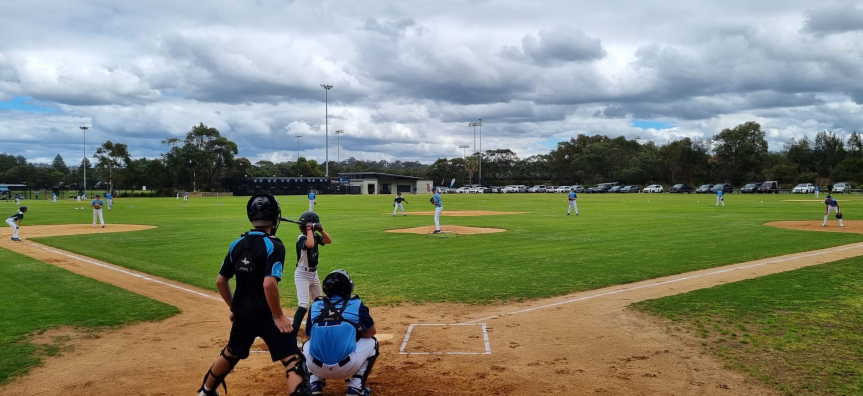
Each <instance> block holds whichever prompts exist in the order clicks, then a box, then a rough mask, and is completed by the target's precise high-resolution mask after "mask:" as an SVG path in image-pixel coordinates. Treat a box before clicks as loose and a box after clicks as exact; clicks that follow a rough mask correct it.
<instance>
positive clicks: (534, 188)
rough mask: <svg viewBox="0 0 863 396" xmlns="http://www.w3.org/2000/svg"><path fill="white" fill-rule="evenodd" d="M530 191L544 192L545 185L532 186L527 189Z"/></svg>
mask: <svg viewBox="0 0 863 396" xmlns="http://www.w3.org/2000/svg"><path fill="white" fill-rule="evenodd" d="M527 192H530V193H536V192H545V185H538V186H533V187H531V188H529V189H528V190H527Z"/></svg>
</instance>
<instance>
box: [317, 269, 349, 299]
mask: <svg viewBox="0 0 863 396" xmlns="http://www.w3.org/2000/svg"><path fill="white" fill-rule="evenodd" d="M323 289H324V294H326V295H327V297H332V296H343V297H350V295H351V294H352V293H353V292H354V281H352V280H351V276H350V275H348V272H347V271H345V270H335V271H333V272H330V273H329V275H327V277H326V278H324V284H323Z"/></svg>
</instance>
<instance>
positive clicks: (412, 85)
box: [0, 0, 863, 163]
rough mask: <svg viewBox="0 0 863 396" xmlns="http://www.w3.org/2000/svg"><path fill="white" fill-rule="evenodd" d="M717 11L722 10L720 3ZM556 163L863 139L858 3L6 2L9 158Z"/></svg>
mask: <svg viewBox="0 0 863 396" xmlns="http://www.w3.org/2000/svg"><path fill="white" fill-rule="evenodd" d="M706 3H710V4H709V5H705V4H706ZM322 83H325V84H331V85H333V86H334V88H333V89H332V90H330V91H329V112H330V118H329V129H330V158H331V159H333V160H334V159H335V157H336V139H335V136H334V135H333V132H334V131H335V130H338V129H341V130H344V131H345V133H344V135H342V138H341V145H342V149H341V158H346V157H348V156H354V157H357V158H363V159H375V160H379V159H387V160H396V159H401V160H420V161H424V162H430V161H433V160H434V159H435V158H437V157H452V156H458V155H461V152H462V150H461V149H459V148H458V146H459V145H461V144H469V145H471V147H475V146H474V141H473V139H474V137H473V136H474V134H473V129H472V128H469V127H468V123H470V122H474V121H477V120H478V119H480V118H481V119H482V122H483V124H484V126H483V128H482V133H483V139H482V148H483V149H493V148H510V149H512V150H514V151H516V152H517V153H518V154H519V155H520V156H522V157H524V156H528V155H532V154H537V153H545V152H548V150H549V149H550V148H552V147H554V145H555V143H556V142H558V141H560V140H566V139H568V138H569V137H572V136H575V135H577V134H579V133H588V134H608V135H612V136H618V135H623V136H627V137H635V136H640V137H641V138H642V139H651V140H655V141H657V142H666V141H668V140H673V139H677V138H680V137H683V136H691V137H698V138H706V137H710V136H712V135H714V134H716V133H717V132H718V131H719V130H721V129H722V128H726V127H733V126H734V125H737V124H739V123H742V122H745V121H750V120H755V121H758V122H760V123H761V124H762V126H763V127H764V128H765V130H766V131H767V132H768V138H769V140H770V145H771V149H774V150H778V149H781V147H782V143H783V142H784V141H785V140H787V139H788V138H790V137H802V136H803V135H809V136H813V135H814V134H815V133H816V132H817V131H819V130H822V129H830V130H834V131H836V132H838V133H839V134H840V135H841V134H843V133H846V134H847V133H850V132H851V131H852V130H855V129H856V130H858V131H860V130H863V107H861V105H863V4H861V3H860V2H858V1H833V2H831V1H827V2H813V1H801V0H781V1H780V0H762V1H752V0H745V1H743V0H725V1H712V2H693V1H682V0H661V1H660V0H618V1H611V2H609V1H605V2H600V1H589V2H588V1H572V0H555V1H542V0H539V1H526V0H524V1H514V0H497V1H495V0H487V1H485V0H475V1H453V0H436V1H379V0H367V1H361V2H356V1H344V0H339V1H329V0H317V1H287V0H240V1H237V0H230V1H228V0H213V1H203V2H201V1H197V2H191V1H176V0H149V1H147V0H145V1H116V0H76V1H65V0H27V1H18V0H0V152H7V153H15V154H23V155H25V156H26V157H27V158H28V159H30V160H32V161H37V162H40V161H44V162H49V161H50V160H51V159H52V158H53V156H54V155H56V154H58V153H59V154H61V155H63V156H64V157H65V158H66V159H67V162H69V163H75V162H76V161H75V160H74V159H76V158H81V156H83V147H82V143H83V136H82V133H81V132H80V131H79V130H78V126H79V125H82V124H83V125H91V126H92V129H91V130H90V131H89V132H88V133H87V141H88V142H89V143H88V145H89V146H88V149H89V150H90V154H89V155H90V156H92V150H93V149H95V146H96V144H97V143H102V142H104V141H105V140H108V139H111V140H113V141H115V142H116V141H119V142H122V143H126V144H128V145H129V146H130V148H131V151H132V154H133V156H135V157H142V156H146V157H154V156H157V155H158V154H159V153H160V152H162V151H163V149H164V147H163V146H161V144H160V140H162V139H164V138H167V137H182V136H184V135H185V133H186V132H187V131H188V130H189V129H190V128H191V127H192V126H193V125H195V124H197V123H199V122H203V123H204V124H207V125H209V126H213V127H216V128H218V129H219V130H220V131H221V132H222V134H223V135H225V136H227V137H228V138H230V139H232V140H234V141H236V142H237V143H238V144H239V146H240V155H241V156H246V157H249V158H250V159H252V160H253V161H255V160H261V159H269V160H274V161H281V160H293V159H295V158H296V149H297V139H295V138H294V137H293V136H294V135H302V136H303V137H302V138H301V139H300V150H301V151H302V155H303V156H307V157H311V158H315V159H317V160H319V161H323V159H324V152H325V151H324V148H325V136H324V135H325V133H324V126H325V122H324V119H325V117H324V89H323V88H321V87H320V84H322Z"/></svg>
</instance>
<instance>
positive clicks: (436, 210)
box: [434, 206, 443, 231]
mask: <svg viewBox="0 0 863 396" xmlns="http://www.w3.org/2000/svg"><path fill="white" fill-rule="evenodd" d="M441 212H443V206H437V207H435V208H434V229H435V230H438V231H440V214H441Z"/></svg>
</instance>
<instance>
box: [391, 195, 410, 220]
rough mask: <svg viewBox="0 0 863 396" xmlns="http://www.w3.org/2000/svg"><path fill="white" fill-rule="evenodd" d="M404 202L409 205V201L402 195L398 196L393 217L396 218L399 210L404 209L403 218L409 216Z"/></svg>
mask: <svg viewBox="0 0 863 396" xmlns="http://www.w3.org/2000/svg"><path fill="white" fill-rule="evenodd" d="M402 202H404V203H408V200H406V199H404V198H402V193H398V196H397V197H396V199H395V200H394V201H393V217H395V215H396V212H397V211H398V210H399V208H402V216H407V214H405V206H404V205H403V204H402Z"/></svg>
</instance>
